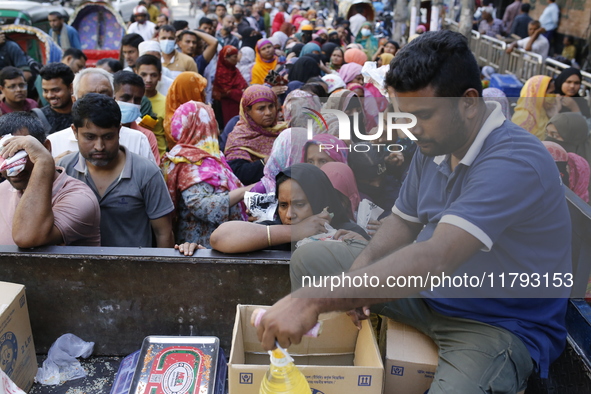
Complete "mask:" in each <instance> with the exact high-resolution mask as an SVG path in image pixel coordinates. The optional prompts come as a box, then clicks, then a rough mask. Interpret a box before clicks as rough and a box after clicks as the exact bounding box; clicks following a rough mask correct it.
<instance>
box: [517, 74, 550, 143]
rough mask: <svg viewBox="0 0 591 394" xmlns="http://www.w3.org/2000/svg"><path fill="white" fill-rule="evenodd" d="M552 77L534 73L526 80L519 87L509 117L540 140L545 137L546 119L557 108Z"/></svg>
mask: <svg viewBox="0 0 591 394" xmlns="http://www.w3.org/2000/svg"><path fill="white" fill-rule="evenodd" d="M551 82H552V78H550V77H547V76H545V75H536V76H534V77H531V78H530V79H528V80H527V82H526V83H525V85H523V88H522V89H521V94H520V98H519V100H518V101H517V107H515V113H514V114H513V118H512V119H511V120H512V121H513V123H515V124H516V125H518V126H521V127H523V128H524V129H526V130H527V131H529V132H530V133H532V134H533V135H535V136H536V137H538V138H539V139H540V140H543V139H544V138H545V134H546V124H547V123H548V119H550V118H551V117H552V116H554V115H555V114H556V113H557V112H558V110H559V108H557V107H556V104H557V100H556V98H555V96H556V95H555V94H552V93H551V92H553V91H554V86H553V84H552V83H551Z"/></svg>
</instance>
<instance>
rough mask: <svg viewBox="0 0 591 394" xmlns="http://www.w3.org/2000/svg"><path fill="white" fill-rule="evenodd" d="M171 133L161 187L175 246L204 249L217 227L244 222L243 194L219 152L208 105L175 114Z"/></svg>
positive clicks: (187, 106)
mask: <svg viewBox="0 0 591 394" xmlns="http://www.w3.org/2000/svg"><path fill="white" fill-rule="evenodd" d="M171 130H172V132H171V135H172V138H173V139H174V140H175V141H176V145H175V146H174V148H172V150H171V151H170V152H169V153H167V154H166V156H165V157H164V164H163V168H164V173H165V178H166V185H167V186H168V191H169V193H170V196H171V197H172V201H173V203H174V206H175V207H176V211H175V214H176V215H175V216H176V218H175V219H176V220H175V231H174V233H175V235H176V242H177V243H179V244H180V243H183V242H187V241H192V242H196V243H198V244H201V245H203V246H206V247H209V236H210V234H211V233H212V232H213V230H215V229H216V228H217V227H218V226H219V225H220V224H221V223H224V222H226V221H229V220H246V219H247V215H246V207H245V206H244V203H242V199H243V198H244V192H245V191H247V190H248V187H243V186H242V184H241V183H240V181H239V180H238V178H236V176H235V175H234V174H233V173H232V170H231V169H230V167H229V166H228V163H226V159H225V158H224V155H223V154H222V153H221V152H220V150H219V147H218V144H217V139H218V133H219V131H218V125H217V123H216V121H215V116H214V113H213V110H212V109H211V107H210V106H208V105H206V104H203V103H200V102H197V101H190V102H188V103H185V104H183V105H181V106H180V107H179V108H178V109H177V110H176V111H175V113H174V116H173V118H172V124H171Z"/></svg>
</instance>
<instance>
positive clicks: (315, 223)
mask: <svg viewBox="0 0 591 394" xmlns="http://www.w3.org/2000/svg"><path fill="white" fill-rule="evenodd" d="M330 219H331V217H330V214H329V213H328V212H327V211H326V210H323V211H322V212H320V213H319V214H318V215H312V216H310V217H309V218H306V219H304V220H302V221H301V222H300V223H298V224H294V225H293V226H292V227H293V228H292V233H291V234H292V240H294V241H299V240H301V239H304V238H307V237H311V236H312V235H316V234H321V233H326V227H325V226H324V225H325V224H326V223H330Z"/></svg>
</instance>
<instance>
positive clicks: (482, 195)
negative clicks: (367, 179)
mask: <svg viewBox="0 0 591 394" xmlns="http://www.w3.org/2000/svg"><path fill="white" fill-rule="evenodd" d="M386 86H387V89H388V92H389V95H390V97H392V98H394V97H395V98H396V104H397V107H398V108H399V110H400V112H405V113H410V114H413V115H414V116H415V117H416V122H417V123H416V126H415V127H413V128H411V129H409V131H410V132H411V133H412V134H413V135H414V136H415V137H416V138H417V146H418V148H419V149H418V151H417V152H416V153H415V156H414V157H413V160H412V163H411V164H410V168H409V173H408V176H407V178H406V180H405V182H404V184H403V186H402V189H401V191H400V196H399V198H398V200H397V201H396V204H395V206H394V208H393V209H392V214H391V215H390V216H388V217H387V218H386V219H385V221H384V223H383V224H382V226H381V227H380V228H379V230H378V231H377V233H376V234H375V235H374V237H373V238H372V240H371V241H370V242H369V244H368V245H367V246H365V248H362V247H359V246H355V245H354V244H353V243H348V242H312V243H309V244H306V245H303V246H301V247H299V248H298V249H297V250H296V251H295V252H294V253H293V256H292V259H291V263H290V269H291V271H292V285H293V286H294V287H296V288H297V287H299V288H300V289H299V290H297V291H295V292H294V293H292V294H291V295H289V296H287V297H285V298H283V299H282V300H280V301H279V302H277V303H276V304H275V305H274V306H273V307H272V308H271V309H269V310H267V313H265V315H264V316H263V318H262V320H261V323H260V325H259V327H258V336H259V339H260V340H261V342H262V345H263V348H264V349H266V350H270V349H272V348H274V347H275V342H277V343H279V345H280V346H283V347H288V346H290V345H291V344H297V343H299V342H300V341H301V338H302V336H303V335H304V334H305V333H306V332H307V331H308V330H310V329H311V328H312V327H313V326H314V325H315V324H316V322H317V320H318V314H319V313H322V312H328V311H347V310H350V311H351V315H352V317H353V318H354V321H355V322H357V323H358V320H357V319H358V318H367V315H368V314H369V307H367V306H368V305H372V307H371V308H372V310H373V311H374V312H375V313H380V314H382V315H385V316H387V317H389V318H392V319H395V320H397V321H400V322H402V323H405V324H409V325H411V326H414V327H415V328H417V329H418V330H420V331H422V332H423V333H425V334H426V335H428V336H430V337H431V338H432V339H433V340H434V341H435V343H436V345H437V346H438V348H439V363H438V366H437V371H436V373H435V376H434V378H433V382H432V384H431V387H430V388H429V393H430V394H442V393H477V392H491V393H492V392H494V393H498V392H503V393H518V392H522V391H523V390H525V388H526V386H527V381H528V377H529V375H530V374H531V373H532V371H533V370H534V367H535V368H536V369H538V370H539V373H540V376H541V377H542V378H545V377H547V376H548V369H549V366H550V363H551V362H552V361H554V360H555V359H556V358H557V357H558V356H559V355H560V354H561V353H562V351H563V349H564V347H565V344H566V324H565V314H566V305H567V301H568V297H569V294H570V288H569V284H567V285H566V286H560V287H556V288H555V287H553V286H552V285H549V286H544V285H543V284H541V283H540V284H539V286H541V287H542V288H535V284H534V286H532V287H531V288H525V287H519V288H518V289H517V288H512V289H509V288H508V287H502V285H501V283H495V282H494V281H492V282H491V281H490V280H489V281H482V282H481V284H482V285H476V284H475V283H474V282H473V281H472V282H471V284H472V285H468V286H465V287H461V288H458V287H454V285H452V284H451V280H452V279H453V281H454V283H457V282H458V281H457V279H462V278H465V277H473V276H476V275H478V278H479V279H480V278H481V277H483V276H484V275H485V274H486V275H488V274H490V273H493V276H494V277H495V279H496V278H499V276H498V275H500V276H503V275H508V273H520V274H523V275H528V277H529V276H530V275H533V277H534V278H535V277H536V275H539V276H541V275H544V274H545V273H548V272H552V273H556V277H560V278H562V277H565V278H569V277H570V278H571V279H572V276H570V275H571V252H570V238H571V237H570V235H571V234H570V233H571V224H570V219H569V213H568V207H567V204H566V199H565V198H564V186H563V185H562V182H561V180H560V175H559V173H558V170H557V168H556V165H555V164H554V162H553V160H552V158H551V156H550V155H548V153H547V152H546V151H544V146H543V145H542V144H540V143H539V141H538V140H537V138H536V137H535V136H533V135H531V134H530V133H528V132H527V131H525V130H524V129H522V128H520V127H518V126H516V125H515V124H514V123H512V122H511V121H510V120H508V119H505V117H504V115H503V113H502V110H501V107H500V105H499V104H498V103H494V102H492V103H487V102H485V101H483V100H482V98H481V95H482V84H481V81H480V69H479V67H478V64H477V62H476V59H475V58H474V56H473V55H472V54H471V52H470V48H469V47H468V44H467V42H466V39H465V38H464V37H463V36H462V35H461V34H459V33H454V32H451V31H448V30H444V31H439V32H429V33H425V34H423V35H422V36H420V37H418V38H416V39H415V40H413V41H412V42H411V43H409V44H408V45H406V46H405V47H404V48H403V49H401V50H400V52H398V53H397V54H396V57H395V58H394V60H393V61H392V63H391V64H390V71H389V72H388V74H387V75H386ZM516 152H519V154H516ZM524 190H526V191H527V192H526V193H524ZM271 237H273V233H271ZM337 237H338V235H337ZM211 241H212V245H213V244H214V239H213V237H212V240H211ZM214 247H215V246H214ZM347 255H348V256H347ZM354 256H358V257H357V258H356V259H355V257H354ZM353 259H355V261H354V262H353V263H352V265H351V262H352V260H353ZM317 275H335V276H337V277H338V278H341V277H345V276H346V277H348V278H349V279H353V278H360V279H362V282H363V278H371V280H370V281H369V283H368V282H366V283H368V284H367V285H366V286H363V284H362V285H361V286H359V287H357V286H351V285H350V284H349V285H347V283H351V282H348V281H347V280H346V279H343V282H342V285H341V286H338V285H336V282H333V283H334V284H335V287H333V288H332V289H331V287H330V284H329V285H328V288H327V287H319V288H314V287H310V282H311V281H307V282H306V283H302V281H298V277H299V279H302V278H303V277H304V276H313V277H314V282H313V283H318V279H319V278H318V277H317ZM433 276H436V277H438V278H439V279H441V278H442V277H445V276H447V277H449V278H450V279H448V280H447V282H446V281H445V279H444V280H443V282H440V283H439V285H437V284H436V283H435V281H433V280H431V281H429V279H428V278H429V277H433ZM411 278H414V279H418V280H416V281H415V280H412V279H411ZM294 279H295V280H294ZM329 279H330V278H329ZM423 279H424V280H423ZM355 282H357V283H359V282H358V280H355V281H353V282H352V283H355ZM484 282H486V283H484ZM380 284H381V285H382V286H380ZM374 285H375V287H374ZM396 285H398V286H396ZM505 285H506V282H505ZM417 296H420V298H410V297H417ZM541 297H546V298H541Z"/></svg>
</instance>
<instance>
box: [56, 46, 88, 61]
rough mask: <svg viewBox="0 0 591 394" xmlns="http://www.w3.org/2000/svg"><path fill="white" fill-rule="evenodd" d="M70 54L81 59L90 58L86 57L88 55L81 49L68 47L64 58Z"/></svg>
mask: <svg viewBox="0 0 591 394" xmlns="http://www.w3.org/2000/svg"><path fill="white" fill-rule="evenodd" d="M68 56H72V57H73V58H74V59H76V60H79V59H84V60H88V58H87V57H86V55H85V54H84V52H82V51H81V50H80V49H77V48H68V49H66V50H65V51H64V55H63V56H62V59H65V58H67V57H68Z"/></svg>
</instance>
